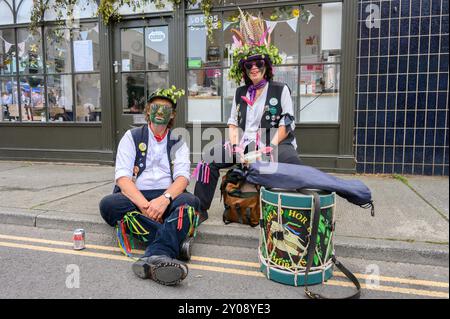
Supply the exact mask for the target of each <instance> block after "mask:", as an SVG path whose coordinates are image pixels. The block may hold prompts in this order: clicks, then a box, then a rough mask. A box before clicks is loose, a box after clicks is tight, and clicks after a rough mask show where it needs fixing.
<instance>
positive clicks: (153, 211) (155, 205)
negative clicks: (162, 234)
mask: <svg viewBox="0 0 450 319" xmlns="http://www.w3.org/2000/svg"><path fill="white" fill-rule="evenodd" d="M169 204H170V200H169V199H168V198H166V197H165V196H164V195H161V196H159V197H158V198H155V199H153V200H151V201H150V202H149V206H148V208H147V211H146V214H145V215H147V217H148V218H150V219H152V220H154V221H157V222H159V223H162V221H163V220H162V216H163V215H164V212H165V211H166V209H167V207H168V206H169Z"/></svg>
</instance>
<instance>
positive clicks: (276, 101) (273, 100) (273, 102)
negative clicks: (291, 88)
mask: <svg viewBox="0 0 450 319" xmlns="http://www.w3.org/2000/svg"><path fill="white" fill-rule="evenodd" d="M269 103H270V105H272V106H275V105H277V104H278V100H277V99H276V98H275V97H273V98H271V99H270V101H269Z"/></svg>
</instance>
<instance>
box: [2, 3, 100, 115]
mask: <svg viewBox="0 0 450 319" xmlns="http://www.w3.org/2000/svg"><path fill="white" fill-rule="evenodd" d="M16 3H17V2H16ZM22 5H23V4H22ZM19 8H20V3H19ZM42 34H44V36H42ZM15 43H17V45H15ZM44 48H45V49H44ZM44 58H45V59H44ZM44 61H45V65H44ZM0 64H1V65H0V83H1V85H2V91H1V93H2V116H1V117H0V121H19V122H54V121H65V122H75V121H77V122H99V121H101V104H100V73H99V71H100V47H99V34H98V24H97V23H82V24H81V25H79V26H78V27H77V28H72V29H69V28H60V27H56V26H52V25H47V26H44V27H41V28H38V29H37V30H36V31H35V32H33V33H31V32H29V29H28V28H27V27H22V28H16V29H3V30H0ZM17 71H18V72H17ZM8 75H9V77H8Z"/></svg>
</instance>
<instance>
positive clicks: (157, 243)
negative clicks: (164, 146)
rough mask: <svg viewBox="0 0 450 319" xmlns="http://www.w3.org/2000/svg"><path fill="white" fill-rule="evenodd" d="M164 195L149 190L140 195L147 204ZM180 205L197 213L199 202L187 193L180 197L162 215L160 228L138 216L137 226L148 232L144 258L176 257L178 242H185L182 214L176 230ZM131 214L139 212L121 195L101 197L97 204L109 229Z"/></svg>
mask: <svg viewBox="0 0 450 319" xmlns="http://www.w3.org/2000/svg"><path fill="white" fill-rule="evenodd" d="M164 191H165V190H164V189H161V190H149V191H142V194H143V195H144V197H145V198H146V199H147V200H149V201H150V200H152V199H155V198H157V197H159V196H161V195H162V194H163V193H164ZM182 205H188V206H192V207H194V208H195V210H198V209H199V200H198V198H196V197H195V196H194V195H192V194H190V193H187V192H185V193H182V194H180V195H179V196H177V198H175V199H174V200H173V202H172V204H170V205H169V206H168V207H167V209H166V211H165V212H164V215H163V223H162V224H160V223H158V222H156V221H153V220H151V219H150V218H148V217H146V216H143V215H142V216H139V222H140V223H141V224H142V226H143V227H145V228H146V229H147V230H148V231H149V232H150V234H149V235H148V237H147V239H148V246H147V249H146V250H145V254H144V256H145V257H149V256H153V255H165V256H169V257H171V258H177V257H178V255H179V254H180V245H181V242H182V241H183V240H184V239H185V238H186V236H187V233H188V231H189V226H190V223H189V216H188V214H187V212H186V211H185V212H184V214H183V226H182V228H181V230H178V229H177V226H178V212H179V211H178V208H179V207H180V206H182ZM131 211H139V209H138V208H137V207H136V205H134V204H133V202H131V201H130V200H129V199H128V198H127V197H125V196H124V195H123V194H122V193H114V194H111V195H108V196H105V197H104V198H103V199H102V200H101V201H100V214H101V215H102V217H103V219H104V220H105V221H106V222H107V223H108V224H109V225H110V226H116V225H117V222H118V221H120V220H121V219H122V218H123V216H124V215H125V214H126V213H128V212H131Z"/></svg>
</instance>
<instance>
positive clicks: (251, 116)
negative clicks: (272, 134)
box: [227, 83, 297, 148]
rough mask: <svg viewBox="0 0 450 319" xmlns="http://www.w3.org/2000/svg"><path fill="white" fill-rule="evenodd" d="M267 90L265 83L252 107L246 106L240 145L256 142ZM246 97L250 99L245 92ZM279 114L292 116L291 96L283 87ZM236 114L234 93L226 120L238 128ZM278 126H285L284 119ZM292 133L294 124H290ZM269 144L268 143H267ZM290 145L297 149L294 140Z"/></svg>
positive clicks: (287, 89) (267, 86) (286, 88)
mask: <svg viewBox="0 0 450 319" xmlns="http://www.w3.org/2000/svg"><path fill="white" fill-rule="evenodd" d="M268 90H269V83H267V84H266V85H265V86H264V88H263V90H262V93H261V95H260V96H259V97H258V98H257V99H256V100H255V102H254V103H253V106H250V105H247V116H246V119H245V132H244V135H243V136H242V138H241V141H240V145H241V146H242V147H244V148H245V147H246V146H247V145H248V144H250V143H251V142H256V133H257V131H258V130H259V127H260V126H261V119H262V116H263V114H264V107H265V103H266V100H267V92H268ZM246 97H247V98H248V99H250V94H249V93H248V92H247V95H246ZM281 110H282V111H281V114H286V113H287V114H290V115H292V116H294V107H293V104H292V98H291V94H290V92H289V88H288V87H287V86H286V85H285V86H284V87H283V92H282V93H281ZM237 117H238V113H237V110H236V93H234V98H233V105H232V106H231V114H230V118H229V119H228V123H227V124H228V125H235V126H239V124H238V121H237ZM279 125H280V126H285V125H286V124H285V121H284V118H282V119H281V120H280V124H279ZM291 128H292V131H294V130H295V123H294V122H292V124H291ZM267 142H270V141H267ZM292 145H294V147H295V148H297V143H296V141H295V139H294V140H293V141H292Z"/></svg>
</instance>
